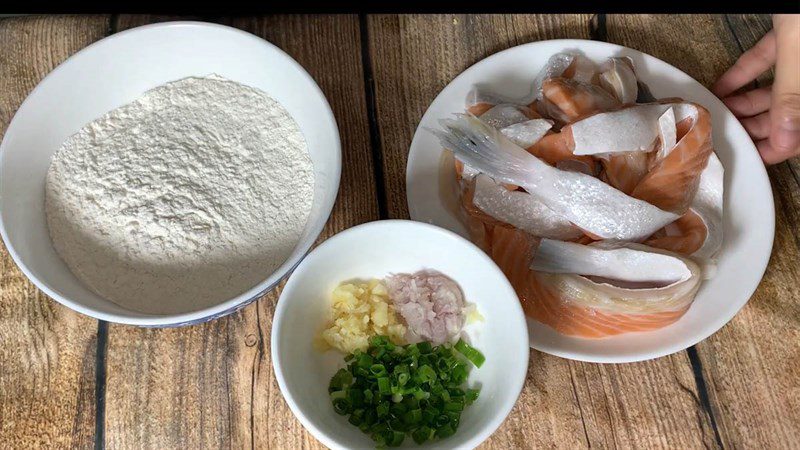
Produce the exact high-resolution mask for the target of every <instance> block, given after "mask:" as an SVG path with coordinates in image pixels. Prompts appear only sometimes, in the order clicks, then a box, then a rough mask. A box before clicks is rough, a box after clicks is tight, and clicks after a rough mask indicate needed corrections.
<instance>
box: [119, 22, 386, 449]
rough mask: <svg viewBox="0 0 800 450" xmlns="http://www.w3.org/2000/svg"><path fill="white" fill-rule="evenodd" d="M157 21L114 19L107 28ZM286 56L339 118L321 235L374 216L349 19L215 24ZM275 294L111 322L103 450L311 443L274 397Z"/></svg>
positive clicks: (357, 55) (356, 42) (357, 51)
mask: <svg viewBox="0 0 800 450" xmlns="http://www.w3.org/2000/svg"><path fill="white" fill-rule="evenodd" d="M160 20H164V18H163V17H151V16H121V17H119V20H118V21H117V23H116V28H117V29H119V30H123V29H126V28H130V27H132V26H136V25H140V24H144V23H150V22H155V21H160ZM222 22H224V23H228V24H230V25H233V26H236V27H239V28H242V29H244V30H246V31H249V32H251V33H254V34H256V35H258V36H261V37H263V38H265V39H267V40H269V41H270V42H272V43H274V44H276V45H277V46H279V47H281V48H282V49H283V50H285V51H286V52H287V53H289V54H290V55H292V57H294V58H295V59H297V61H298V62H299V63H300V64H301V65H303V67H305V68H306V70H308V71H309V73H310V74H311V75H312V76H313V77H314V79H315V80H316V81H317V83H318V84H319V85H320V87H321V88H322V90H323V91H324V92H325V95H326V96H327V98H328V100H329V102H330V103H331V107H332V108H333V111H334V114H335V115H336V119H337V121H338V124H339V129H340V132H341V137H342V146H343V171H342V180H341V186H340V190H339V193H340V195H339V198H338V199H337V202H336V205H335V207H334V211H333V214H332V216H331V219H330V220H329V222H328V225H327V226H326V228H325V230H324V231H323V234H322V236H321V238H320V241H321V240H323V239H325V238H327V237H329V236H331V235H332V234H334V233H336V232H338V231H341V230H343V229H345V228H349V227H351V226H354V225H357V224H359V223H362V222H367V221H370V220H374V219H377V218H378V209H377V198H376V196H375V189H374V186H375V184H374V183H375V179H374V176H373V170H372V168H373V165H372V155H371V152H370V147H369V129H368V124H367V113H366V102H365V99H364V83H363V73H362V67H361V43H360V37H359V27H358V19H357V17H355V16H343V15H342V16H270V17H265V18H253V19H245V18H241V19H235V20H222ZM277 295H278V292H277V291H275V292H273V293H271V294H268V295H267V296H265V297H264V298H262V299H260V300H259V301H258V302H257V303H255V304H252V305H250V306H248V307H246V308H245V309H244V310H242V311H241V312H239V313H236V314H234V315H231V316H228V317H225V318H222V319H218V320H215V321H214V322H211V323H208V324H203V325H197V326H192V327H186V328H180V329H168V330H143V329H138V328H132V327H125V326H116V325H112V326H110V328H109V344H108V391H107V392H108V393H107V412H106V417H107V420H106V427H107V432H106V436H107V437H108V442H107V444H108V446H109V448H142V447H147V448H203V447H223V446H225V447H236V448H240V447H252V448H311V447H314V448H317V447H321V445H320V444H319V443H318V442H317V441H316V440H315V439H314V438H313V437H312V436H311V435H310V434H309V433H307V432H306V431H305V430H304V429H303V427H302V426H301V425H300V422H299V421H297V420H296V419H295V417H294V416H293V415H292V413H291V411H290V410H289V408H288V406H287V405H286V403H285V402H284V400H283V397H282V396H281V394H280V392H279V389H278V385H277V382H276V381H275V378H274V375H273V370H272V367H271V361H270V347H269V344H270V343H269V336H270V332H271V324H272V323H271V320H272V315H273V313H274V307H275V302H276V300H277Z"/></svg>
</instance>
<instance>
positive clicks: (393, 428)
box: [328, 336, 485, 447]
mask: <svg viewBox="0 0 800 450" xmlns="http://www.w3.org/2000/svg"><path fill="white" fill-rule="evenodd" d="M465 358H466V359H465ZM467 360H469V361H470V363H467V362H466V361H467ZM484 360H485V359H484V357H483V355H482V354H481V353H480V352H479V351H478V350H476V349H474V348H472V347H471V346H469V345H468V344H466V343H465V342H463V341H459V342H458V343H456V344H455V345H454V346H451V345H450V344H444V345H439V346H436V347H434V346H432V345H431V344H430V343H428V342H420V343H417V344H410V345H407V346H400V345H395V344H394V343H392V342H391V340H390V339H389V338H387V337H384V336H375V337H373V338H371V339H370V341H369V347H368V348H367V350H366V351H355V352H353V353H352V354H351V355H348V356H347V357H346V358H345V362H347V363H348V365H347V368H346V369H340V370H339V371H337V372H336V374H334V376H333V377H332V378H331V381H330V383H329V385H328V392H329V396H330V399H331V402H332V403H333V408H334V411H335V412H336V413H337V414H340V415H343V416H348V422H350V423H351V424H353V425H354V426H356V427H358V429H359V430H361V431H362V432H363V433H365V434H367V435H369V436H370V437H371V438H372V439H373V440H374V441H375V444H376V445H377V446H378V447H393V446H399V445H401V444H402V443H403V441H404V439H405V436H406V434H410V435H411V436H412V438H413V440H414V442H416V443H418V444H421V443H424V442H428V441H431V440H435V439H443V438H446V437H448V436H451V435H452V434H453V433H455V432H456V430H457V429H458V427H459V424H460V422H461V414H462V412H463V410H464V408H465V407H466V406H468V405H470V404H472V403H473V402H474V401H475V400H477V398H478V395H479V390H477V389H467V388H466V387H465V386H464V384H465V383H466V381H467V378H468V376H469V370H470V367H471V365H475V366H480V365H481V364H482V363H483V362H484Z"/></svg>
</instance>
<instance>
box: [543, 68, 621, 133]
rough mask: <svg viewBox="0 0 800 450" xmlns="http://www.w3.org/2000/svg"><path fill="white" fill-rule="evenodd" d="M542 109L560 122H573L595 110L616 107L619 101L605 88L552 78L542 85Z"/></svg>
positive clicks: (607, 109) (606, 109)
mask: <svg viewBox="0 0 800 450" xmlns="http://www.w3.org/2000/svg"><path fill="white" fill-rule="evenodd" d="M542 93H543V95H544V101H543V102H542V105H543V108H544V110H545V111H546V112H547V113H548V115H549V116H552V117H553V118H554V119H557V120H559V121H560V122H562V123H569V122H574V121H576V120H578V119H580V118H582V117H586V116H588V115H590V114H594V113H597V112H603V111H609V110H611V109H614V108H618V107H619V106H620V105H621V103H620V102H619V100H617V99H616V98H614V97H613V96H612V95H611V94H609V93H608V92H607V91H606V90H605V89H603V88H601V87H600V86H595V85H593V84H586V83H581V82H579V81H575V80H570V79H567V78H552V79H549V80H545V82H544V84H543V85H542Z"/></svg>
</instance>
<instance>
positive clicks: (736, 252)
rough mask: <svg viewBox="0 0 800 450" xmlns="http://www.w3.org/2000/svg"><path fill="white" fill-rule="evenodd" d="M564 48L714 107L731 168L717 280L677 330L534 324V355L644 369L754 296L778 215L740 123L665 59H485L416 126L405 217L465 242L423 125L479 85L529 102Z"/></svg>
mask: <svg viewBox="0 0 800 450" xmlns="http://www.w3.org/2000/svg"><path fill="white" fill-rule="evenodd" d="M565 50H579V51H581V52H583V53H584V54H585V55H586V56H588V57H589V58H592V59H594V60H596V61H602V60H604V59H605V58H608V57H611V56H630V57H631V58H632V59H633V61H634V64H635V65H636V73H637V75H638V77H639V79H641V80H642V81H644V82H645V83H647V85H648V86H649V87H650V90H651V91H652V93H653V95H655V96H656V97H657V98H663V97H683V98H684V99H686V100H690V101H694V102H697V103H699V104H701V105H703V106H705V107H706V108H708V110H709V111H710V112H711V117H712V121H713V128H714V136H713V138H714V150H715V151H716V153H717V156H719V159H720V161H722V164H723V166H724V167H725V178H724V188H725V192H724V208H723V210H724V234H725V237H724V242H723V245H722V249H721V250H720V254H719V257H718V266H717V269H718V270H717V274H716V276H715V277H714V278H713V279H711V280H706V281H704V282H703V284H702V286H701V288H700V291H699V292H698V293H697V297H696V298H695V301H694V303H693V304H692V306H691V308H689V311H688V312H687V313H686V314H685V315H684V316H683V317H682V318H681V319H680V320H678V321H677V322H675V323H674V324H672V325H670V326H667V327H664V328H662V329H660V330H656V331H652V332H647V333H629V334H623V335H620V336H615V337H610V338H606V339H582V338H577V337H570V336H564V335H562V334H559V333H558V332H556V331H555V330H554V329H552V328H550V327H548V326H547V325H544V324H542V323H539V322H537V321H535V320H533V319H531V320H530V321H529V332H530V338H531V342H530V344H531V347H533V348H535V349H537V350H541V351H543V352H546V353H550V354H553V355H557V356H561V357H564V358H570V359H577V360H582V361H590V362H605V363H609V362H613V363H620V362H631V361H641V360H645V359H650V358H656V357H659V356H664V355H668V354H670V353H674V352H677V351H680V350H683V349H685V348H686V347H689V346H692V345H694V344H696V343H698V342H700V341H702V340H703V339H705V338H707V337H708V336H710V335H711V334H712V333H714V332H715V331H717V330H719V329H720V328H722V326H723V325H725V324H726V323H728V321H729V320H731V319H732V318H733V316H734V315H735V314H736V313H737V312H738V311H739V310H740V309H741V308H742V307H743V306H744V305H745V303H747V300H748V299H749V298H750V296H751V295H753V292H754V291H755V289H756V287H757V286H758V283H759V281H760V280H761V276H762V275H763V274H764V270H765V269H766V267H767V262H769V256H770V253H771V251H772V240H773V236H774V233H775V211H774V206H773V201H772V189H771V188H770V184H769V179H768V178H767V172H766V170H765V169H764V164H763V163H762V162H761V158H760V157H759V156H758V152H757V151H756V149H755V146H754V145H753V142H752V141H751V140H750V137H749V136H748V135H747V132H746V131H745V130H744V128H742V126H741V124H739V121H738V120H736V118H735V117H734V116H733V114H731V112H730V111H728V109H727V108H726V107H725V105H724V104H723V103H722V102H721V101H720V100H719V99H718V98H716V97H715V96H714V94H712V93H711V92H709V91H708V89H706V88H704V87H703V85H701V84H700V83H698V82H697V81H695V80H693V79H692V78H691V77H690V76H689V75H687V74H685V73H683V72H681V71H680V70H679V69H677V68H675V67H673V66H671V65H669V64H667V63H665V62H664V61H661V60H660V59H657V58H655V57H653V56H650V55H647V54H644V53H642V52H639V51H636V50H633V49H630V48H626V47H622V46H619V45H614V44H608V43H605V42H596V41H584V40H576V39H564V40H552V41H542V42H532V43H530V44H525V45H520V46H518V47H513V48H510V49H508V50H504V51H502V52H499V53H496V54H494V55H492V56H489V57H488V58H486V59H484V60H482V61H479V62H478V63H476V64H475V65H473V66H472V67H470V68H468V69H467V70H465V71H464V72H462V73H461V74H460V75H459V76H458V77H456V78H455V79H454V80H453V81H451V82H450V84H448V85H447V86H446V87H445V88H444V89H443V90H442V92H441V93H440V94H439V95H438V96H437V97H436V99H435V100H434V101H433V103H431V106H430V107H429V108H428V110H427V111H426V112H425V115H424V116H423V117H422V120H421V121H420V123H419V127H418V128H417V132H416V134H414V140H413V141H412V142H411V150H410V151H409V155H408V167H407V168H406V183H407V188H408V189H407V190H408V210H409V213H410V214H411V218H412V219H414V220H419V221H422V222H428V223H432V224H435V225H438V226H441V227H444V228H447V229H449V230H453V231H455V232H457V233H459V234H461V235H462V236H468V233H467V230H466V228H465V227H464V226H463V225H462V224H461V222H459V220H458V218H457V217H456V216H455V214H453V213H451V211H453V210H454V205H453V204H452V203H451V202H453V199H451V198H446V197H445V196H442V195H440V192H441V191H440V189H439V176H440V174H441V171H440V170H439V165H440V158H441V154H442V147H441V145H440V144H439V142H438V140H437V139H436V138H435V137H434V136H433V135H432V134H431V133H430V132H428V131H426V130H425V129H424V127H430V128H438V123H437V120H438V119H440V118H444V117H450V115H451V114H452V113H455V112H463V110H464V99H465V97H466V95H467V92H468V91H469V90H470V89H471V88H472V86H473V85H475V84H482V85H484V86H486V87H487V88H488V89H490V90H492V91H494V92H496V93H498V94H502V95H505V96H508V97H510V98H520V97H524V96H525V95H526V94H528V93H529V92H530V89H531V83H532V81H533V78H534V77H535V76H536V74H537V73H538V72H539V70H540V69H541V68H542V67H543V66H544V64H545V63H546V62H547V60H548V58H550V56H552V55H553V54H555V53H558V52H562V51H565ZM446 176H449V177H452V176H453V175H452V173H451V174H449V175H446Z"/></svg>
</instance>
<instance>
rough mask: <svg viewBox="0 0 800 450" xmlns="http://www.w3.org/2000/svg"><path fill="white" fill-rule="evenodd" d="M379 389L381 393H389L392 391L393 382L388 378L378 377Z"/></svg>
mask: <svg viewBox="0 0 800 450" xmlns="http://www.w3.org/2000/svg"><path fill="white" fill-rule="evenodd" d="M378 391H379V392H380V394H381V395H389V394H391V393H392V384H391V382H390V381H389V379H388V378H385V377H384V378H378Z"/></svg>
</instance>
